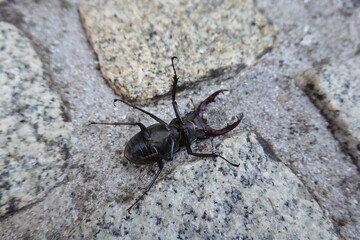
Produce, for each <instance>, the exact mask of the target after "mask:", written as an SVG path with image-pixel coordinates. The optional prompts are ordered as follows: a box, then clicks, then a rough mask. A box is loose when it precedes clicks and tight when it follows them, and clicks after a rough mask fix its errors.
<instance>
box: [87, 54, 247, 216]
mask: <svg viewBox="0 0 360 240" xmlns="http://www.w3.org/2000/svg"><path fill="white" fill-rule="evenodd" d="M174 59H177V57H172V58H171V64H172V68H173V71H174V76H173V86H172V105H173V108H174V111H175V115H176V118H174V119H173V120H172V121H171V122H170V123H169V124H167V123H166V122H164V121H163V120H162V119H160V118H158V117H157V116H155V115H154V114H152V113H149V112H147V111H145V110H144V109H141V108H140V107H137V106H134V105H132V104H130V103H128V102H126V101H124V100H121V99H114V104H115V103H116V102H118V101H119V102H122V103H125V104H126V105H128V106H130V107H132V108H135V109H137V110H139V111H141V112H143V113H145V114H147V115H149V116H150V117H151V118H153V119H154V120H156V121H157V122H158V123H156V124H154V125H151V126H149V127H145V126H144V124H142V123H141V122H134V123H123V122H114V123H103V122H90V124H103V125H114V126H122V125H133V126H135V125H136V126H138V127H139V128H140V132H138V133H137V134H136V135H135V136H133V137H132V138H131V139H130V140H129V141H128V142H127V144H126V146H125V151H124V155H125V158H126V159H127V160H128V161H130V162H132V163H135V164H141V165H143V164H151V163H157V164H158V167H159V170H158V171H157V172H156V174H155V176H154V177H153V178H152V180H151V182H150V184H149V185H148V186H147V187H146V188H145V190H144V192H143V194H142V195H141V196H140V197H139V198H138V199H137V200H135V202H134V203H133V204H132V205H131V206H130V207H129V208H128V209H127V210H128V212H129V213H130V210H131V209H132V208H133V207H134V206H135V205H136V204H137V203H138V202H139V201H140V200H141V199H143V198H144V196H145V195H146V193H147V192H148V191H149V190H150V189H151V187H152V186H153V184H154V182H155V181H156V179H157V178H158V177H159V175H160V172H161V170H162V169H163V166H164V163H163V160H165V161H172V160H173V159H174V154H175V152H177V151H178V150H180V149H181V148H183V147H185V148H186V151H187V153H188V154H190V155H193V156H196V157H219V158H221V159H223V160H225V161H226V162H228V163H229V164H231V165H232V166H235V167H238V166H239V164H235V163H232V162H230V161H228V160H227V159H225V158H224V157H222V156H220V155H218V154H216V153H214V152H213V153H196V152H193V150H192V149H191V144H192V143H193V142H195V141H196V140H201V139H206V138H208V137H213V136H220V135H223V134H225V133H227V132H229V131H231V130H232V129H234V128H236V126H237V125H239V123H240V121H241V119H242V118H243V114H242V113H241V114H240V115H239V116H237V121H235V122H234V123H232V124H230V125H227V126H226V127H225V128H223V129H219V130H215V129H213V128H211V127H210V126H209V125H207V123H206V120H205V119H204V118H203V112H204V110H205V109H206V106H207V105H208V104H209V103H211V102H213V101H214V100H215V97H216V96H217V95H218V94H219V93H221V92H224V91H227V90H224V89H223V90H218V91H216V92H214V93H213V94H211V95H210V96H209V97H208V98H206V99H205V100H204V101H203V102H202V103H200V105H199V106H198V107H197V109H195V110H194V111H191V112H189V113H187V114H186V115H185V117H181V116H180V112H179V109H178V105H177V102H176V100H175V96H176V86H177V82H178V80H179V79H178V77H177V74H176V70H175V66H174Z"/></svg>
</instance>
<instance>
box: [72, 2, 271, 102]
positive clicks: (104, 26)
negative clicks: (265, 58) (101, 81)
mask: <svg viewBox="0 0 360 240" xmlns="http://www.w3.org/2000/svg"><path fill="white" fill-rule="evenodd" d="M79 10H80V15H81V19H82V22H83V26H84V28H85V30H86V34H87V36H88V39H89V41H90V43H91V45H92V47H93V49H94V50H95V52H96V54H97V56H98V59H99V64H100V68H101V72H102V74H103V76H104V78H105V79H106V80H107V81H108V83H109V85H110V86H111V87H112V88H113V89H114V90H115V92H116V93H117V94H119V95H120V96H122V97H123V98H126V99H131V100H136V101H137V102H142V103H143V102H144V101H146V100H148V99H151V98H153V97H155V96H158V95H163V94H165V93H167V92H168V91H169V89H170V86H171V82H172V81H171V78H172V75H173V71H172V69H171V61H170V58H171V57H172V56H178V57H179V60H180V61H179V62H178V63H177V68H178V70H177V71H178V75H179V76H180V78H181V80H180V82H179V85H184V84H190V83H194V82H196V81H200V80H204V79H208V78H214V77H217V76H219V75H222V74H223V73H225V72H229V71H230V70H240V69H243V68H244V67H246V66H247V65H251V64H254V63H255V62H256V59H258V58H260V57H261V56H262V55H264V54H266V53H267V52H269V51H271V49H272V48H273V46H274V44H275V42H276V31H275V29H274V27H273V26H272V25H271V24H270V22H269V21H268V20H267V19H266V18H265V17H264V15H263V14H262V13H261V12H260V11H258V10H257V9H256V7H255V6H254V2H253V1H251V0H244V1H235V0H230V1H210V2H208V1H207V2H204V1H198V0H193V1H159V0H154V1H146V2H143V1H132V0H131V1H130V0H127V1H116V0H110V1H104V0H84V1H81V3H80V5H79Z"/></svg>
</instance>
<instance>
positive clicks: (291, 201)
mask: <svg viewBox="0 0 360 240" xmlns="http://www.w3.org/2000/svg"><path fill="white" fill-rule="evenodd" d="M218 150H219V151H220V152H221V153H222V154H223V155H224V156H225V157H227V158H228V159H231V161H234V162H239V163H240V167H239V168H235V167H232V166H230V165H229V164H227V163H226V162H225V161H222V160H219V159H218V160H216V161H215V162H214V160H211V159H197V161H194V162H189V163H187V164H184V165H182V166H180V167H178V168H176V169H175V170H174V172H172V173H171V174H170V175H168V176H167V177H166V178H165V179H164V180H163V181H161V182H159V183H158V184H156V186H155V187H154V188H153V189H152V190H151V191H150V192H149V194H148V195H147V196H146V197H145V199H144V201H142V202H141V203H140V207H137V209H134V210H133V211H132V212H133V213H132V214H131V215H129V214H128V213H127V211H126V204H125V206H124V205H120V204H119V203H118V202H115V201H114V202H112V203H109V204H108V205H106V206H103V207H101V208H99V209H98V210H97V211H96V212H95V213H94V214H93V215H92V216H90V217H89V219H93V220H92V221H89V222H87V223H85V225H84V228H85V229H86V230H84V232H85V235H84V237H85V238H91V237H94V238H95V239H112V238H126V239H136V238H138V237H139V236H141V237H142V238H146V239H292V240H295V239H302V240H303V239H326V240H329V239H338V238H337V237H336V235H335V229H334V228H333V226H332V224H331V221H330V220H329V219H328V218H326V217H324V215H323V211H322V210H321V208H320V207H319V205H318V204H317V203H316V201H314V199H312V197H311V196H310V195H309V193H308V192H307V190H306V187H305V186H304V185H303V184H302V183H301V181H300V180H299V179H298V178H297V177H296V175H295V174H293V173H292V172H291V171H290V170H289V168H287V167H286V166H285V165H284V164H283V163H281V162H280V161H278V160H277V158H276V156H275V155H274V153H273V151H272V150H271V148H270V147H269V145H267V143H266V142H265V140H264V139H262V138H261V137H260V136H259V135H256V134H254V133H250V132H243V133H240V134H238V135H235V136H233V137H232V138H227V139H225V140H224V141H223V142H222V145H221V147H219V149H218ZM132 201H133V199H129V202H128V203H127V204H131V202H132Z"/></svg>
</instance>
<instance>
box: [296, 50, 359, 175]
mask: <svg viewBox="0 0 360 240" xmlns="http://www.w3.org/2000/svg"><path fill="white" fill-rule="evenodd" d="M299 83H300V86H302V88H304V90H305V91H306V92H307V94H308V95H309V96H310V98H311V99H312V100H313V101H314V103H315V104H316V105H317V106H318V107H319V108H320V109H321V111H322V112H323V113H324V115H325V116H326V117H327V118H328V119H329V121H330V122H332V123H333V125H332V129H333V131H334V134H335V136H336V137H337V138H338V140H339V141H340V142H341V143H342V144H343V145H344V147H345V148H346V149H347V151H349V153H350V154H351V155H352V156H353V157H354V159H355V161H356V162H357V165H358V166H359V168H360V56H356V57H354V58H351V59H349V60H347V61H346V62H344V63H343V64H340V65H332V66H331V65H330V66H329V65H328V66H323V67H320V68H317V69H313V70H308V71H306V72H305V73H304V79H303V81H300V82H299Z"/></svg>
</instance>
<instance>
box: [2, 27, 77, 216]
mask: <svg viewBox="0 0 360 240" xmlns="http://www.w3.org/2000/svg"><path fill="white" fill-rule="evenodd" d="M42 67H43V66H42V62H41V61H40V59H39V57H38V56H37V54H36V52H35V51H34V49H33V47H32V46H31V43H30V41H29V40H28V39H27V38H26V37H25V36H24V35H23V34H22V33H21V32H20V31H19V30H18V29H17V28H16V27H15V26H13V25H11V24H8V23H5V22H0V86H1V88H0V189H1V193H0V217H1V216H4V215H6V214H7V213H13V212H14V211H16V210H18V209H20V208H22V207H25V206H27V205H29V204H31V203H34V202H36V201H38V200H39V199H41V198H42V197H43V196H44V195H45V194H46V193H47V192H48V191H49V190H50V189H52V188H53V187H54V186H55V185H56V183H58V182H59V181H61V179H62V175H63V170H64V167H65V164H66V158H67V156H68V148H69V138H70V130H71V128H70V124H69V123H66V122H64V113H63V106H62V102H61V100H60V98H59V96H58V95H57V94H56V93H55V92H53V91H51V90H50V88H49V86H48V84H49V79H48V77H46V76H45V74H44V71H43V68H42Z"/></svg>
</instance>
